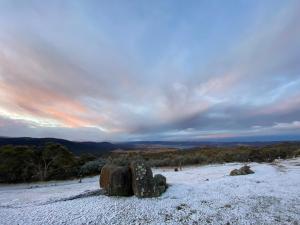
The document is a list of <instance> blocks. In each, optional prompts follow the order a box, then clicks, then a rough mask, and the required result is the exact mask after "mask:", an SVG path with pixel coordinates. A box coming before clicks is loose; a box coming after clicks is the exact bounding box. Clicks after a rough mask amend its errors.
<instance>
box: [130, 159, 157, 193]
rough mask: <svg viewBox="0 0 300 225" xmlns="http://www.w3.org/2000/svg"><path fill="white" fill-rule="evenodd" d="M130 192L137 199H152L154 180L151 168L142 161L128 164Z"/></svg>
mask: <svg viewBox="0 0 300 225" xmlns="http://www.w3.org/2000/svg"><path fill="white" fill-rule="evenodd" d="M130 170H131V173H132V190H133V193H134V195H135V196H137V197H139V198H147V197H154V196H155V194H154V179H153V174H152V170H151V168H150V167H149V166H148V165H147V163H146V162H145V161H143V160H137V161H133V162H131V163H130Z"/></svg>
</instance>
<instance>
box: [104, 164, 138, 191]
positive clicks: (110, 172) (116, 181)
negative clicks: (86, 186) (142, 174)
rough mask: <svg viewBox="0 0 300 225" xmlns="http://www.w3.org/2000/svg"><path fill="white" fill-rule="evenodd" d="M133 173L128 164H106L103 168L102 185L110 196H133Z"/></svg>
mask: <svg viewBox="0 0 300 225" xmlns="http://www.w3.org/2000/svg"><path fill="white" fill-rule="evenodd" d="M131 180H132V175H131V171H130V169H129V168H128V167H127V166H116V165H105V166H104V167H103V168H102V170H101V176H100V187H102V188H103V189H104V190H105V192H106V194H107V195H110V196H131V195H133V191H132V186H131Z"/></svg>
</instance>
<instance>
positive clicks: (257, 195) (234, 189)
mask: <svg viewBox="0 0 300 225" xmlns="http://www.w3.org/2000/svg"><path fill="white" fill-rule="evenodd" d="M249 165H250V166H251V169H253V170H254V171H255V174H250V175H246V176H228V174H229V173H230V171H231V170H233V169H235V168H240V167H241V166H243V164H241V163H228V164H222V165H208V166H198V167H185V168H183V171H179V172H174V170H173V169H163V168H162V169H154V170H153V172H154V174H156V173H161V174H163V175H164V176H166V177H167V182H168V183H169V184H170V187H169V188H168V190H167V192H166V193H164V194H163V195H162V196H161V197H159V198H150V199H138V198H136V197H134V196H133V197H108V196H104V195H96V196H95V195H89V193H94V192H95V191H97V190H99V181H98V180H99V177H93V178H87V179H83V180H82V183H78V180H77V181H76V180H74V181H66V182H51V183H39V184H30V185H2V186H0V224H3V225H6V224H7V225H14V224H30V225H35V224H43V225H44V224H107V225H108V224H124V225H125V224H126V225H128V224H278V225H279V224H292V225H295V224H300V158H296V159H291V160H280V161H279V162H276V163H274V164H267V163H262V164H258V163H250V164H249ZM84 193H87V196H86V197H82V198H74V196H85V194H84Z"/></svg>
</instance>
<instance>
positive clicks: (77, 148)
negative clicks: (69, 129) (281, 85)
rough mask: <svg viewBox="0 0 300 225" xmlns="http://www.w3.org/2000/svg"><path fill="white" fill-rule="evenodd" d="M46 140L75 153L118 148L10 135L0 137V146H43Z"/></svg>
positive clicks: (100, 144)
mask: <svg viewBox="0 0 300 225" xmlns="http://www.w3.org/2000/svg"><path fill="white" fill-rule="evenodd" d="M47 142H54V143H58V144H61V145H64V146H66V147H67V148H68V149H69V150H70V151H71V152H73V153H74V154H76V155H80V154H82V153H91V154H95V155H99V154H103V153H107V152H110V151H113V150H115V149H117V148H118V146H117V145H114V144H112V143H109V142H76V141H68V140H64V139H57V138H29V137H20V138H10V137H0V147H1V146H4V145H34V146H43V145H45V144H46V143H47Z"/></svg>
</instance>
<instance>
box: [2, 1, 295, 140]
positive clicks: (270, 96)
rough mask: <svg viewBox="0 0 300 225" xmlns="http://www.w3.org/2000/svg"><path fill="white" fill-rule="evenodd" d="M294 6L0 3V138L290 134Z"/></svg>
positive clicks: (276, 3) (292, 133)
mask: <svg viewBox="0 0 300 225" xmlns="http://www.w3.org/2000/svg"><path fill="white" fill-rule="evenodd" d="M299 11H300V4H299V2H298V1H284V2H282V1H264V2H254V1H253V2H243V1H241V2H237V3H236V4H234V5H230V4H226V5H225V4H224V5H221V3H220V5H216V4H214V3H212V2H206V3H200V2H198V1H195V2H190V3H189V4H187V3H186V4H183V5H179V4H178V5H176V4H174V3H172V1H164V2H161V1H153V2H151V3H150V2H140V1H136V2H135V1H130V2H126V1H124V2H122V3H120V2H118V4H117V2H114V1H107V2H106V1H101V3H100V2H99V1H84V2H82V1H51V2H47V3H45V2H43V3H41V2H39V1H27V2H26V4H25V3H22V2H15V1H1V3H0V135H1V136H34V137H46V136H47V137H50V136H51V137H60V138H68V139H73V140H95V141H100V140H114V141H124V140H207V139H209V140H212V139H213V140H218V139H234V138H241V137H243V138H247V137H258V138H259V137H263V136H272V135H273V136H276V137H286V136H287V135H289V136H293V137H294V136H299V135H300V126H299V123H300V117H299V115H300V28H299V26H298V24H299V21H300V14H299V13H298V12H299Z"/></svg>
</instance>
